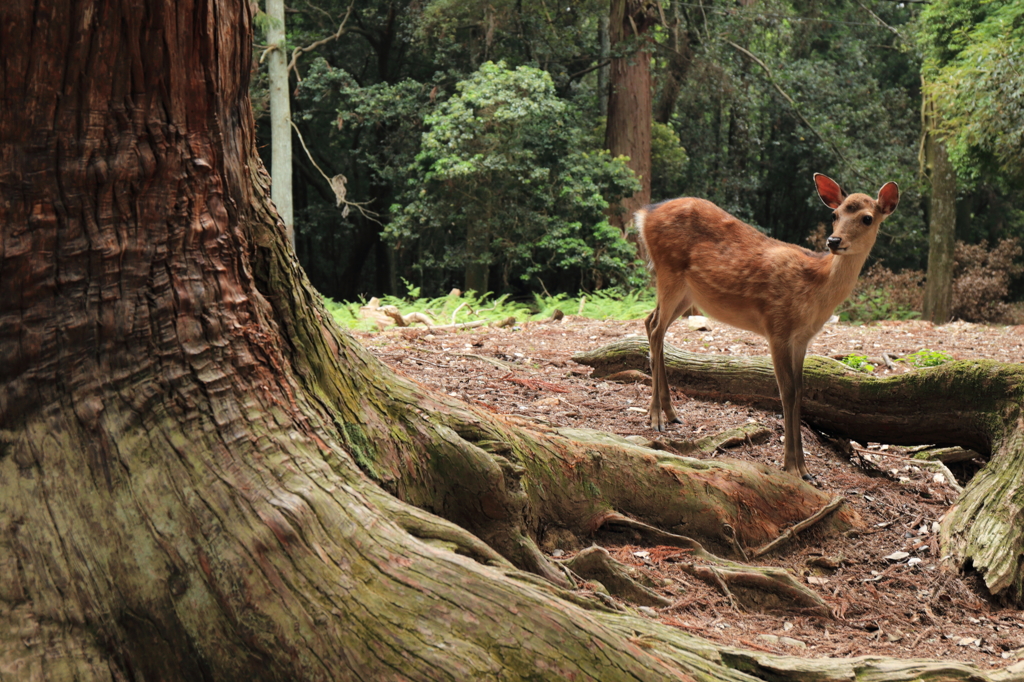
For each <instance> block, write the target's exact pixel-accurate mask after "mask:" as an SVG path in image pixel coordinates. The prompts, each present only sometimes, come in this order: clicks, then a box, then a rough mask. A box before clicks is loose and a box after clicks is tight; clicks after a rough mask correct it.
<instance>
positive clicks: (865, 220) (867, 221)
mask: <svg viewBox="0 0 1024 682" xmlns="http://www.w3.org/2000/svg"><path fill="white" fill-rule="evenodd" d="M872 220H874V218H872V217H871V216H869V215H866V216H864V217H863V218H861V219H860V221H861V222H862V223H864V224H865V225H870V224H871V221H872Z"/></svg>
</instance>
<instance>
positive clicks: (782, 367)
mask: <svg viewBox="0 0 1024 682" xmlns="http://www.w3.org/2000/svg"><path fill="white" fill-rule="evenodd" d="M769 347H770V349H771V354H772V365H773V366H774V367H775V379H776V381H778V384H779V396H780V397H781V398H782V418H783V423H784V425H785V433H786V443H785V447H784V448H783V463H782V466H783V468H784V469H785V470H786V472H787V473H789V474H792V475H793V476H798V477H800V478H802V479H804V480H805V481H809V480H811V478H812V477H811V473H810V471H808V469H807V465H806V464H805V463H804V448H803V436H802V434H801V433H800V402H801V400H802V397H803V383H804V381H803V371H804V355H805V354H806V352H807V347H806V345H797V346H795V347H794V346H793V345H791V344H788V343H778V344H776V343H773V342H771V341H769Z"/></svg>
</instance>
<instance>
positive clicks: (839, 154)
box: [723, 39, 865, 180]
mask: <svg viewBox="0 0 1024 682" xmlns="http://www.w3.org/2000/svg"><path fill="white" fill-rule="evenodd" d="M723 40H724V41H725V42H726V43H727V44H729V45H730V46H731V47H732V48H733V49H735V50H736V51H737V52H739V53H740V54H742V55H743V56H745V57H747V58H748V59H750V60H751V61H752V62H754V63H755V64H757V65H758V66H760V67H761V69H762V70H763V71H764V72H765V75H767V76H768V82H769V83H771V84H772V86H773V87H774V88H775V89H776V90H777V91H778V93H779V94H780V95H782V98H783V99H785V100H786V101H787V102H789V105H790V106H791V107H793V111H794V113H796V115H797V117H799V119H800V120H801V121H802V122H803V124H804V125H805V126H807V129H808V130H810V131H811V132H812V133H814V136H815V137H817V138H818V139H819V140H821V143H822V144H824V145H825V146H826V147H828V148H829V149H831V150H832V153H833V154H835V155H836V156H837V157H839V160H840V161H842V162H843V164H845V165H846V166H847V167H848V168H849V169H850V170H852V171H853V172H854V173H855V174H856V175H857V176H858V177H860V178H861V179H862V180H863V179H865V178H864V176H863V174H862V173H861V172H860V171H859V170H858V169H857V167H856V166H854V165H853V164H852V163H851V162H850V160H849V159H847V158H846V156H844V155H843V153H842V152H841V151H839V147H837V146H836V145H835V144H833V143H832V142H830V141H829V140H827V139H825V136H824V135H822V134H821V133H819V132H818V130H817V128H815V127H814V126H813V125H811V122H810V121H808V120H807V117H806V116H804V115H803V112H801V111H800V107H799V106H797V103H796V101H795V100H794V99H793V98H792V97H790V96H789V94H788V93H787V92H786V91H785V90H783V89H782V86H781V85H779V83H778V81H777V80H775V74H773V73H772V70H771V69H770V68H768V65H767V64H765V63H764V62H763V61H761V60H760V59H758V58H757V56H756V55H754V54H753V53H752V52H750V51H749V50H747V49H746V48H744V47H740V46H739V45H737V44H736V43H734V42H732V41H731V40H728V39H723Z"/></svg>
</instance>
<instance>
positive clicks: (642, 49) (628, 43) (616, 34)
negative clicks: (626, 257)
mask: <svg viewBox="0 0 1024 682" xmlns="http://www.w3.org/2000/svg"><path fill="white" fill-rule="evenodd" d="M656 7H657V6H656V4H655V3H654V2H650V1H649V0H611V5H610V10H609V15H608V16H609V18H608V37H609V42H610V43H611V49H612V50H613V53H615V54H614V56H613V58H612V60H611V68H610V71H609V80H608V121H607V124H606V126H605V137H604V143H605V146H606V147H607V148H608V150H609V151H610V152H611V153H612V156H625V157H627V158H628V159H629V161H628V162H627V163H628V164H629V167H630V168H631V169H632V170H633V172H634V173H636V176H637V179H638V180H640V189H639V191H637V192H636V193H635V194H634V195H633V196H632V197H630V198H629V199H626V200H623V201H622V202H620V204H619V205H618V206H617V207H616V212H615V213H614V214H613V215H612V220H613V221H614V222H615V223H616V224H617V225H619V226H620V227H625V226H626V225H627V224H629V223H632V221H633V213H634V212H635V211H638V210H639V209H641V208H643V207H644V206H646V205H647V204H649V203H650V201H651V121H652V107H653V103H652V94H651V52H650V47H649V46H648V44H647V35H646V34H647V30H648V29H649V28H650V27H651V26H653V25H654V22H655V21H656V12H657V8H656Z"/></svg>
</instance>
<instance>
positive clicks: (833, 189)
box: [814, 173, 895, 208]
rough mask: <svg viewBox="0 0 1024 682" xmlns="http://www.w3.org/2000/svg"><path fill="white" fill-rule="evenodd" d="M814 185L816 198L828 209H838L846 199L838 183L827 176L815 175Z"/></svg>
mask: <svg viewBox="0 0 1024 682" xmlns="http://www.w3.org/2000/svg"><path fill="white" fill-rule="evenodd" d="M814 185H815V187H817V188H818V196H819V197H821V200H822V201H823V202H825V205H826V206H828V207H829V208H839V204H841V203H843V199H845V198H846V192H844V191H843V188H842V187H840V186H839V183H837V182H836V181H835V180H833V179H832V178H830V177H828V176H827V175H822V174H821V173H815V174H814ZM893 208H895V207H893Z"/></svg>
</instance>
